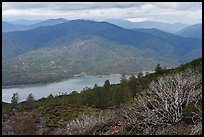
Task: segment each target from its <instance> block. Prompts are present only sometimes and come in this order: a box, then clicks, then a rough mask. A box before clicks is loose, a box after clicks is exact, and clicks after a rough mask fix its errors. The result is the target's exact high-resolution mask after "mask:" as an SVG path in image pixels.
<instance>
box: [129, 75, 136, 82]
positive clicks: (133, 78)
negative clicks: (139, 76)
mask: <svg viewBox="0 0 204 137" xmlns="http://www.w3.org/2000/svg"><path fill="white" fill-rule="evenodd" d="M135 80H136V78H135V75H133V74H132V75H131V77H130V78H129V81H130V82H133V81H135Z"/></svg>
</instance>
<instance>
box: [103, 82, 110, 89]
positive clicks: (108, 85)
mask: <svg viewBox="0 0 204 137" xmlns="http://www.w3.org/2000/svg"><path fill="white" fill-rule="evenodd" d="M103 87H104V88H105V89H109V87H110V81H109V80H106V81H105V83H104V85H103Z"/></svg>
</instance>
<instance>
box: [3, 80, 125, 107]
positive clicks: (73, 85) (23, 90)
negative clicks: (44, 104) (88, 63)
mask: <svg viewBox="0 0 204 137" xmlns="http://www.w3.org/2000/svg"><path fill="white" fill-rule="evenodd" d="M120 78H121V77H120V76H102V77H98V76H83V77H75V78H73V79H69V80H65V81H61V82H58V83H56V82H55V83H49V84H43V85H29V86H17V87H10V88H4V89H2V101H3V102H8V103H10V102H11V98H12V96H13V93H16V92H17V93H18V94H19V100H20V101H25V100H26V98H27V96H28V94H30V93H32V94H33V95H34V97H35V99H40V98H42V97H47V96H48V95H50V94H52V95H59V94H62V93H64V92H66V93H68V94H69V93H71V92H72V91H74V90H75V91H78V92H80V91H81V90H82V89H83V88H85V87H90V88H92V87H93V86H94V85H95V84H97V85H98V86H102V85H103V84H104V82H105V81H106V80H109V81H110V83H111V84H117V83H119V82H120Z"/></svg>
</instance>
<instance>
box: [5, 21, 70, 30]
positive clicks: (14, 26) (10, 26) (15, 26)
mask: <svg viewBox="0 0 204 137" xmlns="http://www.w3.org/2000/svg"><path fill="white" fill-rule="evenodd" d="M66 21H68V20H66V19H64V18H58V19H48V20H44V21H40V22H37V23H31V21H30V23H31V24H29V23H22V22H23V20H19V21H17V23H16V22H11V23H10V22H6V21H3V22H2V32H11V31H22V30H23V31H25V30H30V29H34V28H38V27H41V26H52V25H56V24H59V23H64V22H66ZM19 22H21V23H19ZM25 22H28V21H25ZM35 22H36V21H35Z"/></svg>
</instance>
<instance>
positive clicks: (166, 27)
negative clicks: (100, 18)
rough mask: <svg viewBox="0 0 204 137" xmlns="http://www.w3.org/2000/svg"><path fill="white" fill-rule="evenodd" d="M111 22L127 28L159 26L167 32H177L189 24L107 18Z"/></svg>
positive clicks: (158, 27)
mask: <svg viewBox="0 0 204 137" xmlns="http://www.w3.org/2000/svg"><path fill="white" fill-rule="evenodd" d="M106 21H107V22H109V23H112V24H115V25H117V26H120V27H123V28H127V29H134V28H157V29H161V30H163V31H167V32H171V33H174V32H177V31H179V30H181V29H183V28H185V27H186V26H188V25H187V24H182V23H173V24H171V23H164V22H159V21H141V22H131V21H128V20H122V19H110V20H106Z"/></svg>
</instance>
